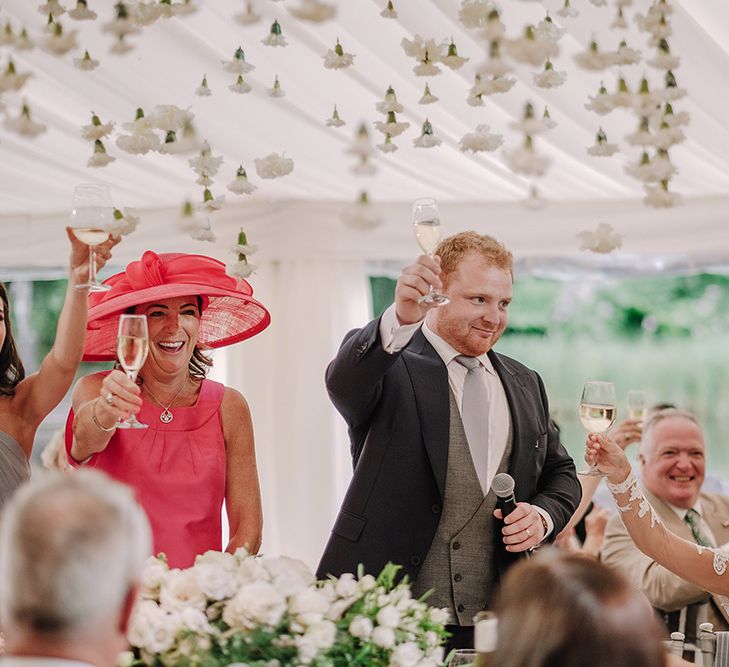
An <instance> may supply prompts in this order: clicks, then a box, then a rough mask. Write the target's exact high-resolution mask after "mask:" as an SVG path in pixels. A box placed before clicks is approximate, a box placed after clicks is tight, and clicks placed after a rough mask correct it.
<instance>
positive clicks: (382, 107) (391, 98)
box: [375, 86, 405, 113]
mask: <svg viewBox="0 0 729 667" xmlns="http://www.w3.org/2000/svg"><path fill="white" fill-rule="evenodd" d="M375 108H376V109H377V111H379V112H380V113H389V112H390V111H394V112H396V113H400V112H401V111H403V110H404V109H405V107H404V106H403V105H402V104H400V102H398V101H397V95H396V94H395V90H394V89H393V87H392V86H389V87H388V88H387V90H386V91H385V97H384V99H383V100H382V102H378V103H377V104H376V105H375Z"/></svg>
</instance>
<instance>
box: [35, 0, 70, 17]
mask: <svg viewBox="0 0 729 667" xmlns="http://www.w3.org/2000/svg"><path fill="white" fill-rule="evenodd" d="M38 12H39V13H40V14H43V15H44V16H48V15H49V14H50V15H51V16H53V18H56V17H57V16H61V15H62V14H65V13H66V10H65V9H64V8H63V7H62V6H61V4H60V3H59V2H58V0H48V2H45V3H43V4H42V5H38Z"/></svg>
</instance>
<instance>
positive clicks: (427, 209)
mask: <svg viewBox="0 0 729 667" xmlns="http://www.w3.org/2000/svg"><path fill="white" fill-rule="evenodd" d="M413 231H414V232H415V238H416V239H417V241H418V245H419V246H420V247H421V248H422V250H423V252H424V253H425V254H426V255H428V257H433V255H434V254H435V249H436V248H437V247H438V243H440V216H439V214H438V202H437V201H435V199H431V198H429V197H426V198H424V199H416V200H415V201H414V202H413ZM449 301H450V299H449V298H448V297H447V296H446V295H445V294H440V293H439V292H435V291H434V290H433V286H432V285H431V287H430V292H428V293H427V294H426V295H424V296H421V297H420V299H419V302H420V303H432V304H435V305H436V306H443V305H445V304H446V303H448V302H449Z"/></svg>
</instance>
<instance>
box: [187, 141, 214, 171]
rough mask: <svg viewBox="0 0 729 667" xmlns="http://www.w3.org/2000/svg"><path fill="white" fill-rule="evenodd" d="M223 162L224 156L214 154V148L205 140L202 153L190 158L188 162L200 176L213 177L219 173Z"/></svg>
mask: <svg viewBox="0 0 729 667" xmlns="http://www.w3.org/2000/svg"><path fill="white" fill-rule="evenodd" d="M222 162H223V158H222V156H215V155H213V152H212V150H210V146H209V145H208V143H207V142H203V145H202V148H201V149H200V154H199V155H197V156H196V157H193V158H190V159H189V160H188V161H187V163H188V164H189V165H190V167H192V170H193V171H194V172H195V173H196V174H197V175H198V176H208V177H210V178H212V177H213V176H215V174H217V173H218V169H219V168H220V165H221V164H222Z"/></svg>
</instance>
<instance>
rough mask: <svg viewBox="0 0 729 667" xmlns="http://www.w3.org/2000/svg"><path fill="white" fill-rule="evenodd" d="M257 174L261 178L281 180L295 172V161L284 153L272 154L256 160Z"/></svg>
mask: <svg viewBox="0 0 729 667" xmlns="http://www.w3.org/2000/svg"><path fill="white" fill-rule="evenodd" d="M253 162H254V164H255V165H256V173H257V174H258V175H259V177H261V178H281V177H282V176H286V175H287V174H290V173H291V172H292V171H293V170H294V161H293V160H292V159H291V158H288V157H284V156H283V153H281V154H279V153H270V154H269V155H267V156H266V157H264V158H256V159H255V160H254V161H253Z"/></svg>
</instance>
